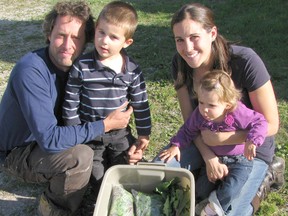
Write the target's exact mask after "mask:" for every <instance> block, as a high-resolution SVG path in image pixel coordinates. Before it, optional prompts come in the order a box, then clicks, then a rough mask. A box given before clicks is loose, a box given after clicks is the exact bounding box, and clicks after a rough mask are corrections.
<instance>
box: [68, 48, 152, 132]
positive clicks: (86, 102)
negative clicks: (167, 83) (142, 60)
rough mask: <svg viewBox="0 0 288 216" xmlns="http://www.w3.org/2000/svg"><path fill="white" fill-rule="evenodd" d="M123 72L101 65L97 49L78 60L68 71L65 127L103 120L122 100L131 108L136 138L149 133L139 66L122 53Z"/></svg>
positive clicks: (147, 112) (147, 114) (148, 120)
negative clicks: (123, 61) (127, 102)
mask: <svg viewBox="0 0 288 216" xmlns="http://www.w3.org/2000/svg"><path fill="white" fill-rule="evenodd" d="M121 54H122V56H123V57H124V59H125V71H124V72H122V73H118V74H117V73H116V72H115V71H113V70H112V69H110V68H109V67H106V66H104V65H103V64H102V63H101V62H100V61H99V58H98V53H97V51H96V50H94V51H93V52H90V53H87V54H85V55H82V56H81V57H79V59H78V60H77V61H76V62H75V63H74V65H73V67H72V68H71V71H70V74H69V78H68V82H67V86H66V91H65V100H64V104H63V119H64V121H65V124H66V125H75V124H80V123H83V122H93V121H97V120H99V119H105V118H106V117H107V115H108V114H109V113H111V112H112V111H114V110H115V109H117V108H119V107H120V106H121V105H122V104H123V103H124V102H125V101H129V104H130V105H131V106H132V107H133V109H134V117H135V125H136V129H137V133H138V135H142V136H147V135H150V133H151V117H150V108H149V103H148V96H147V92H146V84H145V81H144V77H143V73H142V71H141V69H140V67H139V66H138V65H137V64H136V63H135V62H134V61H133V59H132V58H130V57H129V56H128V55H127V53H126V52H125V50H124V49H123V50H122V51H121Z"/></svg>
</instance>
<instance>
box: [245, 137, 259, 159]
mask: <svg viewBox="0 0 288 216" xmlns="http://www.w3.org/2000/svg"><path fill="white" fill-rule="evenodd" d="M244 156H245V157H246V158H247V159H248V160H253V159H254V157H255V156H256V145H254V143H252V142H251V141H247V142H246V143H245V148H244Z"/></svg>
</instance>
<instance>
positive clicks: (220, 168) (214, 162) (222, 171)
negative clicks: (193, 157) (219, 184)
mask: <svg viewBox="0 0 288 216" xmlns="http://www.w3.org/2000/svg"><path fill="white" fill-rule="evenodd" d="M205 162H206V173H207V177H208V179H209V181H210V182H213V183H214V182H215V181H216V180H218V179H220V180H221V179H223V178H224V177H225V176H227V175H228V172H229V171H228V167H227V166H226V165H225V164H222V163H220V162H219V159H218V157H213V158H211V159H209V160H207V161H205Z"/></svg>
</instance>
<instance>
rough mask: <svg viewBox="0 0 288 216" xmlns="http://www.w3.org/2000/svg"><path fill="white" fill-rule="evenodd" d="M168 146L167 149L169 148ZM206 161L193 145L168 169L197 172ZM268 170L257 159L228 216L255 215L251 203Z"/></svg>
mask: <svg viewBox="0 0 288 216" xmlns="http://www.w3.org/2000/svg"><path fill="white" fill-rule="evenodd" d="M168 147H169V146H166V147H165V148H168ZM153 162H156V163H163V161H161V160H160V158H159V157H158V156H156V158H154V160H153ZM203 164H204V161H203V159H202V157H201V154H200V152H199V151H198V149H197V147H196V146H195V145H194V144H192V145H191V146H189V147H187V148H185V149H181V160H180V162H178V161H176V159H175V158H174V159H172V160H171V161H169V163H167V166H168V167H182V168H186V169H188V170H190V171H194V170H197V169H199V168H201V166H203ZM267 170H268V165H267V164H266V163H265V162H264V161H262V160H260V159H257V158H255V159H254V160H253V168H252V171H251V173H250V175H249V178H248V179H247V181H246V183H245V184H244V186H243V187H242V190H241V192H240V194H239V196H238V197H237V198H236V199H234V200H233V201H232V203H231V211H230V212H229V214H228V216H251V215H252V213H253V207H252V205H251V202H252V200H253V198H254V196H255V195H256V193H257V191H258V188H259V187H260V185H261V183H262V181H263V180H264V177H265V174H266V172H267Z"/></svg>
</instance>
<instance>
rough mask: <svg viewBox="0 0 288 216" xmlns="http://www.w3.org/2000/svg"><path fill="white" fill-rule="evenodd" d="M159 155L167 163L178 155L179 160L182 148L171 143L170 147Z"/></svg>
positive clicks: (178, 159)
mask: <svg viewBox="0 0 288 216" xmlns="http://www.w3.org/2000/svg"><path fill="white" fill-rule="evenodd" d="M159 157H160V158H161V160H164V161H165V162H166V163H167V162H169V161H170V160H171V159H172V158H174V157H176V160H177V161H180V149H179V147H178V146H175V145H171V147H170V148H168V149H165V150H163V151H162V152H161V153H160V155H159Z"/></svg>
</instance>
